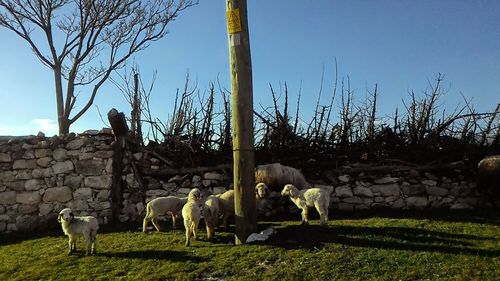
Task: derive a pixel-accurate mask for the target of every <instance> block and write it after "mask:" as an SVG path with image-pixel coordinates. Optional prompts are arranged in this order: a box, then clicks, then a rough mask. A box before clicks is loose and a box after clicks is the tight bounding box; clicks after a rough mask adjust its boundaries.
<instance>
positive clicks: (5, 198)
mask: <svg viewBox="0 0 500 281" xmlns="http://www.w3.org/2000/svg"><path fill="white" fill-rule="evenodd" d="M15 203H16V192H15V191H5V192H0V204H3V205H12V204H15Z"/></svg>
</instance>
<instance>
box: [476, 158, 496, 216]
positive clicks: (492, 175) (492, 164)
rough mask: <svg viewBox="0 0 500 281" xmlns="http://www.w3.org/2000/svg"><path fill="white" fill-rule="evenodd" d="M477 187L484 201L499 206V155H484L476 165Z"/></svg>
mask: <svg viewBox="0 0 500 281" xmlns="http://www.w3.org/2000/svg"><path fill="white" fill-rule="evenodd" d="M477 174H478V180H477V182H478V187H479V190H480V191H481V193H482V196H483V198H484V200H485V201H486V202H489V203H491V204H492V205H493V206H496V207H500V155H491V156H486V157H485V158H484V159H482V160H481V161H480V162H479V163H478V165H477Z"/></svg>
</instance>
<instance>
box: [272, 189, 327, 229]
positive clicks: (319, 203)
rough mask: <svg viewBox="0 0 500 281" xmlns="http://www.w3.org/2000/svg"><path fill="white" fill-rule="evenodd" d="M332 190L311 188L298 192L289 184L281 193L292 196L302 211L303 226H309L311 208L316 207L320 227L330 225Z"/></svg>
mask: <svg viewBox="0 0 500 281" xmlns="http://www.w3.org/2000/svg"><path fill="white" fill-rule="evenodd" d="M332 192H333V188H332V189H325V188H318V187H316V188H309V189H303V190H298V189H297V188H296V187H295V186H294V185H292V184H287V185H285V187H284V188H283V191H281V195H282V196H290V199H291V200H292V202H293V203H295V205H297V207H298V208H299V209H301V210H302V224H308V223H309V220H308V213H309V207H315V208H316V210H317V211H318V213H319V216H320V225H326V224H327V223H328V207H329V205H330V195H331V194H332Z"/></svg>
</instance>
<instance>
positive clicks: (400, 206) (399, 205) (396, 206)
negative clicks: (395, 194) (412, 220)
mask: <svg viewBox="0 0 500 281" xmlns="http://www.w3.org/2000/svg"><path fill="white" fill-rule="evenodd" d="M404 207H405V201H404V200H403V199H402V198H398V199H397V200H396V201H394V203H392V205H391V208H393V209H403V208H404Z"/></svg>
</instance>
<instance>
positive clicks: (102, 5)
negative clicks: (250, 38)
mask: <svg viewBox="0 0 500 281" xmlns="http://www.w3.org/2000/svg"><path fill="white" fill-rule="evenodd" d="M195 4H197V1H194V0H193V1H192V0H150V1H140V0H37V1H31V0H8V1H2V0H0V26H3V27H5V28H7V29H9V30H11V31H13V32H14V33H15V34H17V35H18V36H19V37H21V38H22V39H23V40H25V41H26V42H27V43H28V45H29V46H30V47H31V49H32V51H33V53H34V54H35V55H36V57H37V58H38V59H39V60H40V61H41V62H42V63H43V64H44V65H45V66H47V67H49V68H50V69H51V70H52V71H53V73H54V82H55V94H56V101H57V117H58V123H59V133H61V134H64V133H69V127H70V125H71V124H72V123H74V122H75V121H76V120H78V118H80V117H81V116H82V115H83V114H84V113H85V112H86V111H87V110H88V109H89V108H90V106H91V105H92V104H93V102H94V98H95V96H96V95H97V93H98V92H99V89H100V87H101V86H102V85H103V84H104V82H106V80H107V79H108V78H109V77H110V75H111V73H112V72H113V71H114V70H116V69H118V68H120V67H122V66H123V65H124V63H125V62H126V61H127V60H128V59H129V58H130V57H131V56H132V55H133V54H135V53H137V52H139V51H141V50H144V49H145V48H147V47H148V46H149V44H150V43H151V42H154V41H157V40H159V39H161V38H162V37H163V36H165V35H166V34H167V25H168V24H169V23H170V22H171V21H173V20H175V19H176V18H177V16H178V15H179V13H180V12H182V11H184V10H185V9H187V8H189V7H191V6H193V5H195ZM63 81H64V82H63ZM82 86H87V87H88V89H90V93H89V97H88V100H87V101H86V103H84V105H83V106H82V107H81V109H79V110H78V112H76V113H74V114H72V111H73V109H75V103H76V101H77V97H78V95H77V94H75V93H77V91H76V89H77V87H82ZM64 87H66V89H63V88H64Z"/></svg>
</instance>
